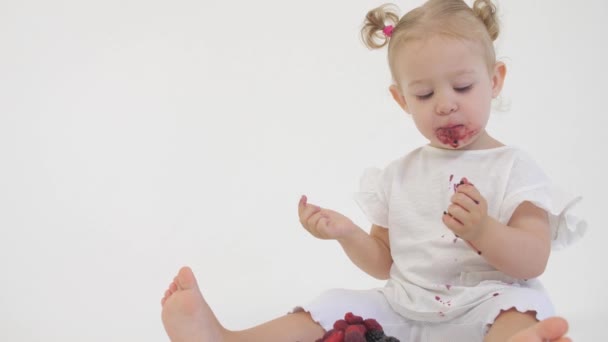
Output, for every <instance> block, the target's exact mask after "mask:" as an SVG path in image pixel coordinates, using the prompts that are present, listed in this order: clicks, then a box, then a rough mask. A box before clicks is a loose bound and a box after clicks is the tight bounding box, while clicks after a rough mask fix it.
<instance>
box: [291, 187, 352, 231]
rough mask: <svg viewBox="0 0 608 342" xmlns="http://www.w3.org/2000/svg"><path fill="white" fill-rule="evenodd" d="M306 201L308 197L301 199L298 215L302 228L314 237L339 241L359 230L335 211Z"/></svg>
mask: <svg viewBox="0 0 608 342" xmlns="http://www.w3.org/2000/svg"><path fill="white" fill-rule="evenodd" d="M306 201H307V198H306V196H302V197H301V198H300V203H298V215H299V216H300V223H302V226H303V227H304V228H305V229H306V230H308V232H309V233H310V234H312V235H313V236H314V237H316V238H319V239H324V240H327V239H335V240H337V239H341V238H343V237H346V236H348V235H350V234H352V233H353V232H355V231H356V230H357V226H356V225H355V224H354V223H353V222H352V221H351V220H350V219H349V218H348V217H346V216H344V215H342V214H340V213H338V212H335V211H333V210H329V209H323V208H321V207H319V206H316V205H314V204H310V203H306Z"/></svg>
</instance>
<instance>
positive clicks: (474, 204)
mask: <svg viewBox="0 0 608 342" xmlns="http://www.w3.org/2000/svg"><path fill="white" fill-rule="evenodd" d="M450 201H451V202H452V204H450V206H449V207H448V210H447V211H446V212H444V214H443V218H442V219H443V223H445V225H446V226H447V227H448V228H449V229H450V230H452V231H453V232H454V234H456V236H458V237H460V238H462V239H463V240H467V241H470V240H474V239H476V238H477V237H479V234H480V232H481V230H482V228H483V227H484V225H485V223H486V220H487V218H488V204H487V202H486V199H485V198H484V197H483V196H482V195H481V194H480V193H479V191H478V190H477V188H475V186H474V185H473V184H472V183H470V182H469V181H468V180H467V179H466V178H463V179H462V181H461V183H460V185H458V186H457V187H456V192H455V193H454V195H452V198H451V199H450Z"/></svg>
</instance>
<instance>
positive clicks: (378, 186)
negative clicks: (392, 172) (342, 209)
mask: <svg viewBox="0 0 608 342" xmlns="http://www.w3.org/2000/svg"><path fill="white" fill-rule="evenodd" d="M383 174H384V173H383V171H382V170H380V169H378V168H370V169H367V170H365V171H364V173H363V176H361V180H360V184H359V191H357V192H355V194H354V199H355V202H356V203H357V204H358V205H359V207H360V208H361V210H363V213H364V214H365V215H366V216H367V218H368V220H369V221H370V222H371V223H373V224H375V225H378V226H381V227H385V228H388V204H387V196H386V192H385V190H384V187H383V183H384V182H383Z"/></svg>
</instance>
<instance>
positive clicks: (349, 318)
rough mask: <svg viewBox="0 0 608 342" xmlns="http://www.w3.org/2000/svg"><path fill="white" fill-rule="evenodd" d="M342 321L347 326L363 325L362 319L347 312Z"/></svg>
mask: <svg viewBox="0 0 608 342" xmlns="http://www.w3.org/2000/svg"><path fill="white" fill-rule="evenodd" d="M344 319H345V320H346V322H348V324H358V323H363V317H361V316H357V315H354V314H353V313H352V312H347V313H346V315H344Z"/></svg>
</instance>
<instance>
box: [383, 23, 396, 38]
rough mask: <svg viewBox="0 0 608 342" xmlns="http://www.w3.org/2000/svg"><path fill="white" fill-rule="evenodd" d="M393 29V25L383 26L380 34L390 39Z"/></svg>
mask: <svg viewBox="0 0 608 342" xmlns="http://www.w3.org/2000/svg"><path fill="white" fill-rule="evenodd" d="M393 29H394V27H393V25H388V26H384V28H383V29H382V33H384V35H385V36H386V37H389V38H390V37H391V36H392V35H393Z"/></svg>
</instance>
